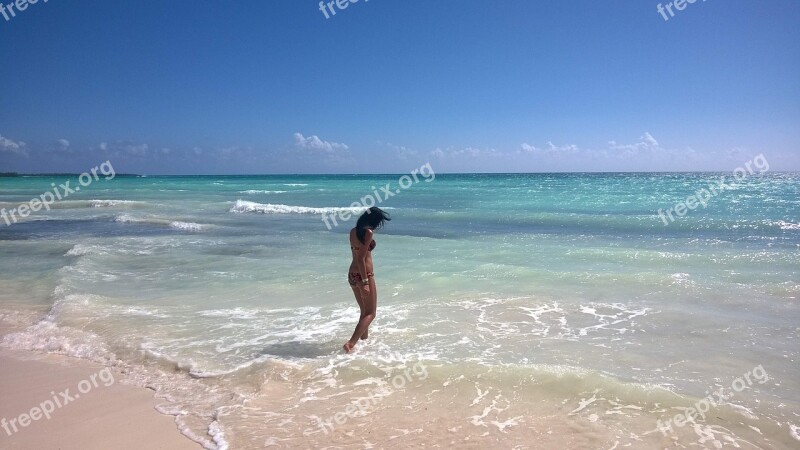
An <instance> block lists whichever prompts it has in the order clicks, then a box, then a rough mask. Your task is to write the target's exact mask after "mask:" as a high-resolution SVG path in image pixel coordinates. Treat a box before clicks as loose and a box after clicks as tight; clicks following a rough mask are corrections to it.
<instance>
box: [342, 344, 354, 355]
mask: <svg viewBox="0 0 800 450" xmlns="http://www.w3.org/2000/svg"><path fill="white" fill-rule="evenodd" d="M342 348H343V349H344V352H345V353H350V352H351V351H352V350H353V349H354V348H356V344H355V343H354V342H350V341H347V342H345V343H344V345H343V346H342Z"/></svg>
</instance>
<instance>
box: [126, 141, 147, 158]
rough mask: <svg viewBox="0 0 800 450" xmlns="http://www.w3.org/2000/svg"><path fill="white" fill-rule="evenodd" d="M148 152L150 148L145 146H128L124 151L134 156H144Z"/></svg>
mask: <svg viewBox="0 0 800 450" xmlns="http://www.w3.org/2000/svg"><path fill="white" fill-rule="evenodd" d="M149 150H150V146H149V145H147V144H139V145H134V144H129V145H126V146H125V151H126V152H128V153H130V154H131V155H134V156H146V155H147V153H148V151H149Z"/></svg>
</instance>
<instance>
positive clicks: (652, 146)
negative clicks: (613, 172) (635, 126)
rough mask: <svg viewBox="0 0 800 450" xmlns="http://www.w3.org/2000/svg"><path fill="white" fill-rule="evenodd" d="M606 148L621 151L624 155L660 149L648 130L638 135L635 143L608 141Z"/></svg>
mask: <svg viewBox="0 0 800 450" xmlns="http://www.w3.org/2000/svg"><path fill="white" fill-rule="evenodd" d="M608 148H609V149H611V150H615V151H622V152H623V154H626V155H634V154H638V153H643V152H654V151H658V150H662V148H661V146H660V145H659V143H658V141H657V140H656V139H655V138H654V137H653V136H652V135H651V134H650V133H648V132H645V133H644V135H643V136H641V137H639V142H636V143H635V144H618V143H617V141H609V143H608Z"/></svg>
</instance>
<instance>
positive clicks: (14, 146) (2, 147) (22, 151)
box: [0, 135, 28, 156]
mask: <svg viewBox="0 0 800 450" xmlns="http://www.w3.org/2000/svg"><path fill="white" fill-rule="evenodd" d="M25 147H26V146H25V143H24V142H22V141H19V142H14V141H12V140H11V139H8V138H6V137H3V135H0V152H8V153H15V154H17V155H21V156H28V150H27V149H26V148H25Z"/></svg>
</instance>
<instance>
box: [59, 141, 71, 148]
mask: <svg viewBox="0 0 800 450" xmlns="http://www.w3.org/2000/svg"><path fill="white" fill-rule="evenodd" d="M58 145H60V146H61V148H63V149H64V150H66V149H68V148H69V141H68V140H66V139H59V140H58Z"/></svg>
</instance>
